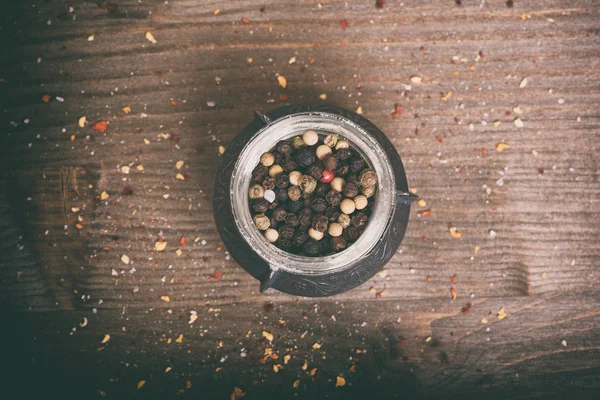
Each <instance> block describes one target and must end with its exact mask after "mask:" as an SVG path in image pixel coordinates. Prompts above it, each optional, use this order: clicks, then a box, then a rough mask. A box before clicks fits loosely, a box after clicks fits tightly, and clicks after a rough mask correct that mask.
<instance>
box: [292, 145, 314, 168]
mask: <svg viewBox="0 0 600 400" xmlns="http://www.w3.org/2000/svg"><path fill="white" fill-rule="evenodd" d="M296 161H297V162H298V165H300V166H301V167H308V166H309V165H313V164H314V163H315V162H316V161H317V155H316V154H315V150H314V149H311V148H309V147H304V148H302V149H300V150H298V152H297V153H296Z"/></svg>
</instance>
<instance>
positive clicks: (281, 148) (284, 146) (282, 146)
mask: <svg viewBox="0 0 600 400" xmlns="http://www.w3.org/2000/svg"><path fill="white" fill-rule="evenodd" d="M276 149H277V151H278V152H280V153H281V154H284V155H289V154H290V153H291V152H292V145H291V144H290V141H289V140H282V141H280V142H279V143H277V146H276Z"/></svg>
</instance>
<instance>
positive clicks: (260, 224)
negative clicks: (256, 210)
mask: <svg viewBox="0 0 600 400" xmlns="http://www.w3.org/2000/svg"><path fill="white" fill-rule="evenodd" d="M254 225H256V227H257V228H258V229H259V230H261V231H264V230H266V229H268V228H269V226H271V220H270V219H269V217H267V216H266V215H265V214H256V215H255V216H254Z"/></svg>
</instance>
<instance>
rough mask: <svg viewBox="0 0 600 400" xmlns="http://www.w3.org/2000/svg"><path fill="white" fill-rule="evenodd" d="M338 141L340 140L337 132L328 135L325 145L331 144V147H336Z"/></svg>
mask: <svg viewBox="0 0 600 400" xmlns="http://www.w3.org/2000/svg"><path fill="white" fill-rule="evenodd" d="M337 142H338V135H337V134H335V133H332V134H330V135H327V137H326V138H325V140H324V141H323V143H325V145H326V146H329V147H334V146H335V145H336V143H337Z"/></svg>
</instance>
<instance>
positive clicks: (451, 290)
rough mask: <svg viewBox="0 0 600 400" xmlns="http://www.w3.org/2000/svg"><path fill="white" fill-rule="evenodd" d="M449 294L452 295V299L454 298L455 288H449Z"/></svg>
mask: <svg viewBox="0 0 600 400" xmlns="http://www.w3.org/2000/svg"><path fill="white" fill-rule="evenodd" d="M450 295H452V300H456V289H454V288H450Z"/></svg>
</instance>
